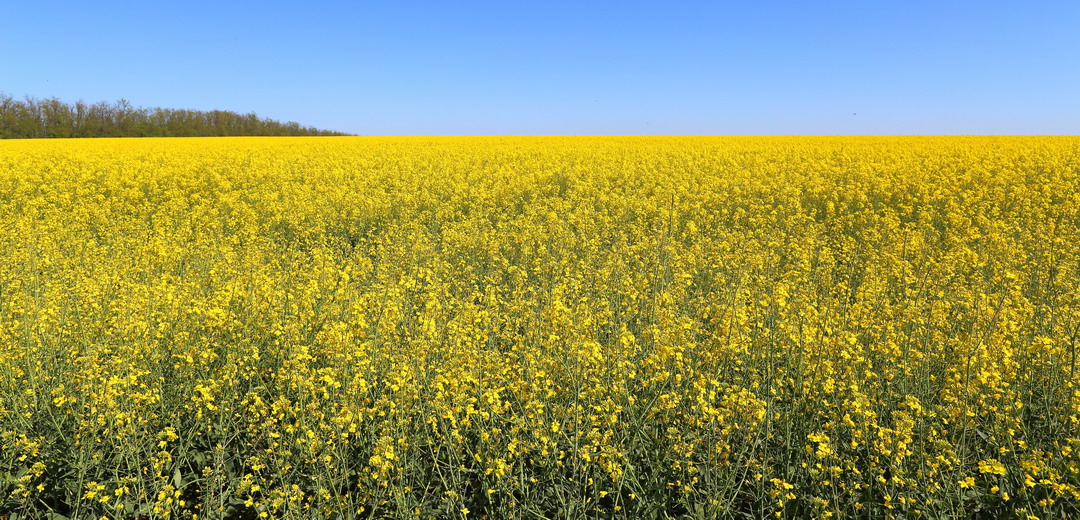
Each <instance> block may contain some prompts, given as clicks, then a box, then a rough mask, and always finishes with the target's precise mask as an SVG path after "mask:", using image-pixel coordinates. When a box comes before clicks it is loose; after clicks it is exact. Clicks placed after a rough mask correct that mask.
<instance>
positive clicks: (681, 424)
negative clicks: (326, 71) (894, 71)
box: [0, 137, 1080, 520]
mask: <svg viewBox="0 0 1080 520" xmlns="http://www.w3.org/2000/svg"><path fill="white" fill-rule="evenodd" d="M1078 244H1080V138H1076V137H442V138H424V137H414V138H364V137H358V138H353V137H344V138H205V139H138V140H135V139H132V140H112V139H100V140H55V141H6V142H0V518H2V519H5V520H22V519H53V520H56V519H63V518H71V519H86V518H94V519H98V518H110V519H112V518H115V519H127V520H148V519H217V518H236V519H256V518H297V519H299V518H304V519H306V518H326V519H329V518H349V519H351V518H401V519H412V518H417V519H419V518H457V519H472V518H478V519H489V520H496V519H540V518H695V519H711V518H821V519H824V518H837V519H839V518H890V519H901V518H935V519H936V518H999V517H1000V518H1021V519H1036V518H1038V519H1060V518H1076V517H1078V516H1080V506H1078V504H1080V431H1078V430H1080V387H1078V385H1077V359H1076V354H1077V343H1078V340H1080V295H1078V290H1080V245H1078Z"/></svg>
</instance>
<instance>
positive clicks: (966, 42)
mask: <svg viewBox="0 0 1080 520" xmlns="http://www.w3.org/2000/svg"><path fill="white" fill-rule="evenodd" d="M0 92H4V93H6V94H9V95H12V96H16V97H21V96H23V95H31V96H34V97H58V98H60V99H61V100H64V101H75V100H78V99H83V100H85V101H88V102H93V101H102V100H109V101H113V100H117V99H120V98H125V99H127V100H128V101H130V102H131V103H132V104H134V105H136V106H146V107H151V106H161V107H170V108H193V109H202V110H210V109H224V110H234V111H238V112H251V111H253V112H256V113H258V114H259V115H261V116H266V117H272V118H275V119H281V120H293V121H298V122H300V123H302V124H306V125H313V126H318V127H322V128H329V129H334V130H341V131H346V132H351V133H357V134H363V135H439V134H986V133H991V134H1080V2H1078V1H1076V0H1072V1H1060V2H1037V1H1033V2H1020V1H1015V2H995V1H989V2H986V1H982V2H977V1H941V0H938V1H907V2H903V1H878V0H863V1H852V2H830V1H813V2H810V1H802V2H781V1H767V0H766V1H756V2H752V1H741V2H700V3H699V2H509V1H505V0H504V1H498V2H431V3H427V2H379V3H371V2H319V1H310V2H299V1H295V2H265V1H264V2H226V1H222V2H157V1H146V0H143V1H140V2H108V1H104V2H69V3H67V2H34V1H25V2H19V1H12V2H8V3H7V5H5V6H4V8H3V10H2V30H0Z"/></svg>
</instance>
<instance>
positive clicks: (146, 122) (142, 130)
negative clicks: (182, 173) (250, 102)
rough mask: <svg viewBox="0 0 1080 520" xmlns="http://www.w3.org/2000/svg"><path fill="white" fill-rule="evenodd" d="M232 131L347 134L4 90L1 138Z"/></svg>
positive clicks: (233, 115)
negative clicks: (17, 94)
mask: <svg viewBox="0 0 1080 520" xmlns="http://www.w3.org/2000/svg"><path fill="white" fill-rule="evenodd" d="M229 135H237V136H239V135H282V136H302V135H348V134H345V133H342V132H333V131H329V130H320V129H317V128H313V127H309V126H301V125H300V124H299V123H295V122H292V121H289V122H286V123H281V122H278V121H275V120H273V119H266V118H261V117H259V116H257V115H256V114H255V113H253V112H250V113H247V114H239V113H237V112H230V111H227V110H212V111H209V112H203V111H198V110H182V109H171V108H141V107H135V106H132V105H131V103H130V102H128V101H127V100H126V99H121V100H119V101H117V102H115V103H107V102H104V101H101V102H98V103H94V104H92V105H88V104H86V103H85V102H83V101H82V100H79V101H76V102H75V103H73V104H68V103H64V102H62V101H60V100H59V99H57V98H49V99H35V98H33V97H30V96H27V97H25V98H24V99H23V100H21V101H20V100H17V99H14V98H12V97H11V96H9V95H6V94H3V93H0V139H11V138H59V137H150V136H158V137H197V136H229Z"/></svg>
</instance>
